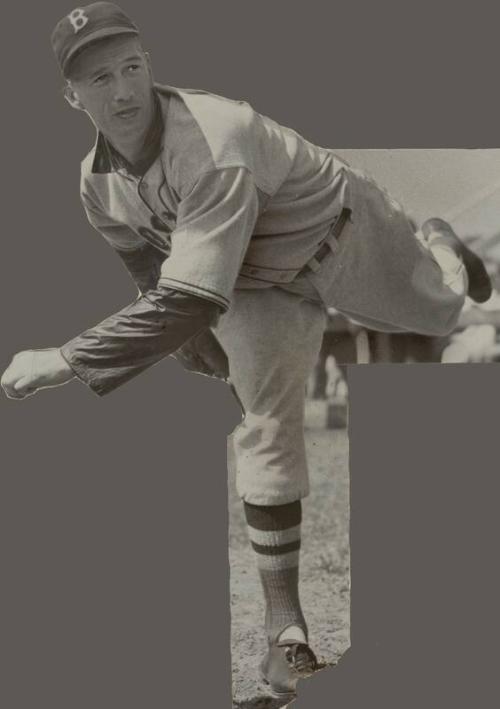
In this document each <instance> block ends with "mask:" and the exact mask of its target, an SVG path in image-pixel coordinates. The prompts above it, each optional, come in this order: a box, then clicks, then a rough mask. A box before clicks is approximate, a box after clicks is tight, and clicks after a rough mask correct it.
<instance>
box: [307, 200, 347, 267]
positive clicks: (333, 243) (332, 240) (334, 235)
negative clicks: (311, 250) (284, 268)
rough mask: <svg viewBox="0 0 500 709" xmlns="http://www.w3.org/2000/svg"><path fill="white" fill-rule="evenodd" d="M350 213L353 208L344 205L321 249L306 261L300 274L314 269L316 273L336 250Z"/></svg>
mask: <svg viewBox="0 0 500 709" xmlns="http://www.w3.org/2000/svg"><path fill="white" fill-rule="evenodd" d="M350 214H351V210H350V209H348V208H347V207H344V208H343V209H342V211H341V213H340V215H339V217H338V219H337V221H336V222H335V224H334V225H333V226H332V228H331V229H330V231H329V233H328V236H327V237H326V239H325V240H324V242H323V243H322V244H321V246H320V247H319V249H318V250H317V251H316V253H315V254H314V256H313V257H312V259H310V260H309V261H308V262H307V263H306V265H305V266H304V267H303V268H302V269H301V270H300V271H299V275H302V274H303V273H307V272H308V271H313V273H316V271H318V269H319V267H320V264H321V262H322V261H323V259H324V258H325V257H326V256H328V254H329V253H330V252H335V251H336V249H337V247H338V240H339V239H340V235H341V234H342V231H343V229H344V227H345V225H346V222H347V220H348V219H349V217H350Z"/></svg>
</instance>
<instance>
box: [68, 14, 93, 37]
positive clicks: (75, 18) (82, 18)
mask: <svg viewBox="0 0 500 709" xmlns="http://www.w3.org/2000/svg"><path fill="white" fill-rule="evenodd" d="M68 19H69V21H70V22H71V24H72V25H73V29H74V30H75V34H76V33H77V32H79V31H80V30H81V29H83V27H85V25H86V24H87V22H88V21H89V18H88V17H87V15H86V14H85V13H84V11H83V10H80V8H77V9H76V10H73V12H71V13H70V14H69V15H68Z"/></svg>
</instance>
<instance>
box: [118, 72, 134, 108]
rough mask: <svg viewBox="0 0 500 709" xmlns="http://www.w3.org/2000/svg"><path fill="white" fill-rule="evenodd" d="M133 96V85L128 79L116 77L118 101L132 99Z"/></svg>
mask: <svg viewBox="0 0 500 709" xmlns="http://www.w3.org/2000/svg"><path fill="white" fill-rule="evenodd" d="M132 97H133V91H132V87H131V86H130V84H129V83H128V81H127V80H126V79H124V78H123V77H120V78H118V79H116V81H115V86H114V99H115V101H117V102H118V103H123V102H126V101H130V100H131V98H132Z"/></svg>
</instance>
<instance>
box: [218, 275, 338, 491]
mask: <svg viewBox="0 0 500 709" xmlns="http://www.w3.org/2000/svg"><path fill="white" fill-rule="evenodd" d="M326 317H327V316H326V310H325V308H324V307H323V306H322V305H321V304H320V303H314V302H312V301H310V300H307V299H306V298H303V297H301V296H299V295H295V294H292V293H288V292H286V291H284V290H281V289H279V288H266V289H263V290H238V291H235V293H234V297H233V301H232V304H231V307H230V309H229V310H228V311H227V313H225V314H224V315H223V316H222V318H221V319H220V321H219V324H218V326H217V328H216V330H215V334H216V336H217V338H218V340H219V341H220V343H221V344H222V346H223V347H224V349H225V351H226V354H227V356H228V360H229V373H230V378H231V381H232V383H233V385H234V387H235V389H236V392H237V394H238V396H239V398H240V401H241V403H242V405H243V408H244V410H245V418H244V420H243V421H242V423H241V424H240V425H239V426H238V427H237V429H236V430H235V432H234V433H233V444H234V448H235V454H236V483H237V490H238V494H239V495H240V496H241V498H242V499H243V500H245V501H246V502H249V503H251V504H254V505H284V504H287V503H288V502H293V501H295V500H298V499H300V498H302V497H305V496H306V495H307V494H308V492H309V482H308V473H307V462H306V452H305V442H304V407H305V390H306V384H307V379H308V377H309V374H310V373H311V371H312V369H313V367H314V364H315V362H316V360H317V358H318V355H319V350H320V347H321V342H322V338H323V332H324V330H325V326H326Z"/></svg>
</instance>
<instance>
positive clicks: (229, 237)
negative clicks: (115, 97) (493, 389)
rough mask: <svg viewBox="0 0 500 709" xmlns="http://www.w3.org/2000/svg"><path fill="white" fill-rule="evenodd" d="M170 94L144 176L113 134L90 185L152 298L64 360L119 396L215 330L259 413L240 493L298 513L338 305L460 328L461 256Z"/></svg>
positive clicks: (299, 150) (317, 157)
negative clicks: (306, 415) (315, 372)
mask: <svg viewBox="0 0 500 709" xmlns="http://www.w3.org/2000/svg"><path fill="white" fill-rule="evenodd" d="M155 97H156V98H155V100H156V120H155V121H154V125H153V126H152V128H151V134H150V136H149V139H148V141H146V145H148V146H149V150H148V151H146V154H145V156H144V159H143V161H142V163H143V164H142V165H141V166H139V167H138V166H137V165H136V166H134V167H132V166H130V165H128V164H127V163H126V161H125V160H124V159H123V158H122V157H121V156H120V155H118V154H117V153H116V152H115V151H114V150H113V148H112V146H111V145H110V144H109V143H108V142H107V141H106V139H105V138H104V136H103V135H102V134H99V135H98V138H97V141H96V144H95V146H94V148H93V150H92V151H91V152H90V153H89V155H88V156H87V157H86V158H85V160H84V161H83V163H82V179H81V196H82V201H83V204H84V207H85V210H86V213H87V215H88V218H89V221H90V222H91V224H92V225H93V226H94V227H95V228H96V229H97V230H98V231H99V232H100V233H101V234H102V235H103V236H104V238H105V239H106V240H107V242H108V243H109V244H110V245H111V246H112V247H113V248H114V249H115V250H116V251H117V252H118V253H119V254H120V255H121V257H122V259H123V260H124V262H125V264H126V265H127V267H128V268H129V270H130V271H131V273H132V275H133V276H134V277H135V280H136V282H137V284H138V286H139V288H140V290H141V292H142V293H143V294H145V295H144V296H143V297H142V298H140V299H138V301H137V302H136V303H135V304H133V305H131V306H129V308H127V309H125V310H124V311H122V312H121V313H119V314H117V315H115V316H112V317H111V318H108V320H106V321H104V323H101V325H99V326H97V327H96V328H93V329H92V330H90V331H88V332H87V333H83V334H82V335H80V336H79V337H77V338H75V339H74V340H72V341H71V342H70V343H68V344H67V345H65V346H64V347H63V348H62V350H61V351H62V353H63V355H64V357H65V358H66V360H67V361H68V363H69V364H70V365H71V367H72V368H73V370H74V371H75V373H76V374H77V376H79V377H80V378H81V379H82V380H83V381H85V382H86V383H87V384H88V385H89V386H91V387H92V388H93V389H94V390H95V391H96V392H97V393H98V394H104V393H106V392H108V391H111V390H112V389H113V388H115V387H116V386H118V385H119V384H121V383H122V382H123V381H126V380H127V379H129V378H130V377H131V376H134V375H135V374H136V373H138V372H139V371H142V370H143V369H144V368H145V367H147V366H149V365H150V364H151V363H153V362H154V361H157V360H158V359H160V358H162V357H163V356H165V355H166V354H169V353H172V352H174V351H175V350H178V349H179V347H181V345H183V344H184V343H185V342H186V341H187V340H189V339H190V338H192V337H193V336H197V337H200V336H203V333H206V328H207V327H208V326H211V327H212V328H213V331H214V332H215V334H216V336H217V339H218V342H219V343H220V344H221V345H222V347H223V349H224V351H225V352H226V354H227V356H228V360H229V373H230V378H231V380H232V382H233V384H234V386H235V388H236V392H237V394H238V396H239V398H240V400H241V403H242V405H243V408H244V410H245V414H246V416H245V421H244V422H243V424H242V425H241V426H240V427H239V428H238V430H237V431H236V433H235V445H236V452H237V471H238V490H239V493H240V495H241V496H242V498H243V499H244V500H245V501H247V502H250V503H253V504H259V505H266V504H272V505H274V504H276V505H277V504H285V503H287V502H289V501H291V500H297V499H299V498H300V497H303V496H305V495H306V494H307V492H308V482H307V466H306V460H305V453H304V440H303V409H304V391H305V382H306V379H307V376H308V374H309V372H310V370H311V369H312V367H313V365H314V362H315V360H316V357H317V355H318V352H319V348H320V345H321V339H322V333H323V330H324V326H325V306H330V305H333V306H334V307H336V308H337V309H338V310H340V311H342V312H345V313H346V314H349V315H351V316H353V317H355V319H356V320H358V321H360V322H365V323H367V324H369V325H370V326H376V327H377V328H378V329H386V330H389V331H390V330H398V329H410V330H414V331H417V332H423V333H426V334H434V333H438V332H439V333H442V332H444V331H449V330H450V329H452V328H453V326H454V324H455V322H456V319H457V318H458V314H459V312H460V310H461V307H462V305H463V300H464V297H465V291H466V285H467V283H466V277H465V273H464V268H463V265H462V263H461V261H460V260H459V259H458V258H457V257H456V256H454V254H453V253H452V252H451V250H445V251H446V253H445V257H444V258H441V259H440V260H439V259H438V258H437V257H435V256H434V255H433V254H432V251H431V250H430V249H429V248H428V247H427V245H426V244H424V243H422V242H421V241H419V240H418V239H417V238H415V235H414V233H413V230H412V228H411V225H410V223H409V221H408V219H407V217H406V215H405V214H404V212H403V211H402V209H401V208H400V207H399V205H398V204H397V203H395V202H394V201H393V200H392V199H391V198H390V197H389V196H388V195H387V194H386V193H385V192H384V191H383V190H381V189H380V188H379V187H378V186H377V185H376V184H375V183H374V182H373V181H372V180H370V179H369V178H368V177H366V176H365V175H363V174H362V173H359V172H357V171H355V170H352V169H351V168H350V167H349V166H348V165H346V164H345V163H344V162H342V161H341V160H339V159H338V158H337V157H336V156H335V154H334V153H333V152H332V151H331V150H329V149H325V148H320V147H317V146H315V145H312V144H311V143H309V142H308V141H307V140H305V139H304V138H302V137H301V136H300V135H298V134H297V133H296V132H295V131H293V130H291V129H289V128H285V127H283V126H280V125H278V124H277V123H275V122H274V121H272V120H271V119H269V118H267V117H265V116H262V115H260V114H259V113H257V112H256V111H254V110H253V109H252V108H251V107H250V106H249V105H248V104H247V103H245V102H240V101H231V100H228V99H225V98H222V97H219V96H215V95H213V94H209V93H206V92H202V91H191V90H180V89H175V88H173V87H167V86H160V85H156V86H155ZM160 291H161V295H159V293H160ZM165 294H167V296H165ZM165 298H166V300H165ZM174 302H175V303H177V309H176V311H175V312H171V311H170V305H169V304H172V303H174ZM165 303H167V305H166V306H165ZM159 308H163V310H162V313H163V316H162V317H163V321H161V322H159V321H158V312H157V311H158V309H159ZM192 311H194V313H195V316H193V315H192ZM220 313H224V314H223V315H222V317H220V318H218V315H220ZM201 356H202V355H201Z"/></svg>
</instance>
